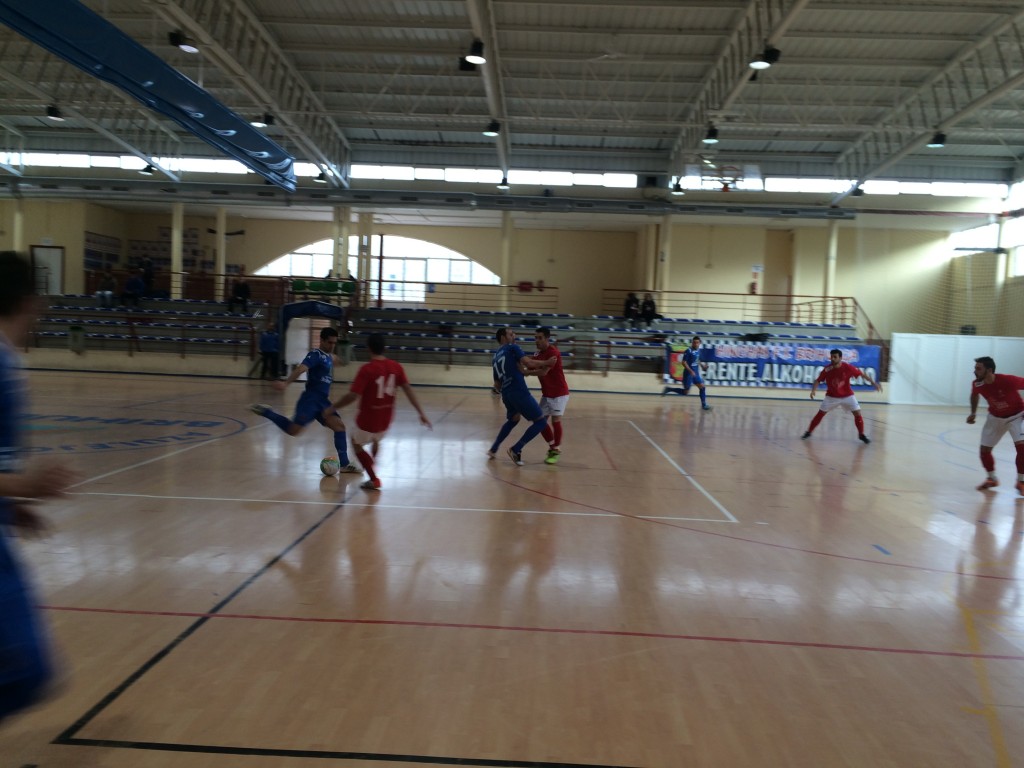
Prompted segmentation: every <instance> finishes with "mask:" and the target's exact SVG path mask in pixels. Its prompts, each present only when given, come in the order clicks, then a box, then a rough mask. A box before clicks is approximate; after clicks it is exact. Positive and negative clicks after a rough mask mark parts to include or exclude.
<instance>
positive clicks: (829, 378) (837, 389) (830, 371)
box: [803, 349, 882, 445]
mask: <svg viewBox="0 0 1024 768" xmlns="http://www.w3.org/2000/svg"><path fill="white" fill-rule="evenodd" d="M828 357H829V359H830V360H831V361H832V362H831V363H830V364H829V365H826V366H825V367H824V368H822V369H821V373H819V374H818V378H817V379H815V380H814V384H812V385H811V400H813V399H814V393H815V392H817V391H818V385H819V384H820V383H821V382H823V381H824V382H825V383H826V389H825V398H824V400H822V401H821V408H820V409H819V411H818V412H817V413H816V414H814V418H813V419H811V425H810V426H809V427H807V431H806V432H804V434H803V439H804V440H806V439H807V438H808V437H810V436H811V432H813V431H814V428H815V427H816V426H818V424H820V423H821V420H822V419H823V418H825V414H826V413H828V412H829V411H831V410H832V409H833V408H842V409H843V410H844V411H849V412H850V413H852V414H853V423H854V424H856V425H857V436H858V437H859V438H860V441H861V442H862V443H864V444H865V445H867V444H868V443H870V442H871V440H869V439H868V436H867V435H865V434H864V417H863V416H861V415H860V403H858V402H857V398H856V397H854V396H853V389H851V388H850V379H855V378H857V377H858V376H860V377H862V378H863V379H864V381H866V382H867V383H868V384H870V385H871V386H873V387H874V388H875V389H877V390H878V391H879V392H881V391H882V385H881V384H879V383H878V382H876V381H872V380H871V377H870V376H868V375H867V374H866V373H865V372H864V371H862V370H861V369H860V368H857V367H855V366H852V365H850V364H849V363H844V362H843V353H842V352H840V351H839V350H838V349H832V350H829V353H828Z"/></svg>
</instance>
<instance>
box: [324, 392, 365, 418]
mask: <svg viewBox="0 0 1024 768" xmlns="http://www.w3.org/2000/svg"><path fill="white" fill-rule="evenodd" d="M358 399H359V393H358V392H352V391H351V390H350V391H348V392H346V393H345V394H344V395H342V396H341V398H340V399H338V400H337V401H335V402H334V403H331V407H330V408H326V409H325V410H324V415H325V416H326V415H327V414H328V413H329V412H330V411H332V410H334V411H340V410H341V409H342V408H344V407H345V406H346V405H352V403H354V402H355V401H356V400H358Z"/></svg>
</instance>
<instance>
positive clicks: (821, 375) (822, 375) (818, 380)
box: [811, 368, 826, 400]
mask: <svg viewBox="0 0 1024 768" xmlns="http://www.w3.org/2000/svg"><path fill="white" fill-rule="evenodd" d="M825 370H826V369H825V368H822V369H821V373H819V374H818V378H816V379H815V380H814V381H813V382H812V383H811V400H813V399H814V393H815V392H817V391H818V385H819V384H821V382H822V381H824V380H825Z"/></svg>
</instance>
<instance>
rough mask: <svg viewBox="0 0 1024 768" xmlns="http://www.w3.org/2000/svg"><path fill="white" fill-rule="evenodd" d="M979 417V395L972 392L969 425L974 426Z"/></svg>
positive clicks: (968, 417) (968, 416)
mask: <svg viewBox="0 0 1024 768" xmlns="http://www.w3.org/2000/svg"><path fill="white" fill-rule="evenodd" d="M977 415H978V393H977V392H971V412H970V413H969V414H968V415H967V423H968V424H973V423H974V419H975V417H976V416H977Z"/></svg>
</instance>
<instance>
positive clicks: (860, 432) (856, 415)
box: [853, 411, 871, 445]
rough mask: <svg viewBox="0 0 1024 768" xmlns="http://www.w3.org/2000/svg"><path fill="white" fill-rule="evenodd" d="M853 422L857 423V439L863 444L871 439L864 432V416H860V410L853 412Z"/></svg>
mask: <svg viewBox="0 0 1024 768" xmlns="http://www.w3.org/2000/svg"><path fill="white" fill-rule="evenodd" d="M853 423H854V424H856V425H857V439H858V440H860V441H861V442H862V443H864V445H868V444H869V443H870V442H871V441H870V440H869V439H868V436H867V435H865V434H864V417H863V416H861V413H860V411H854V412H853Z"/></svg>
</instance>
